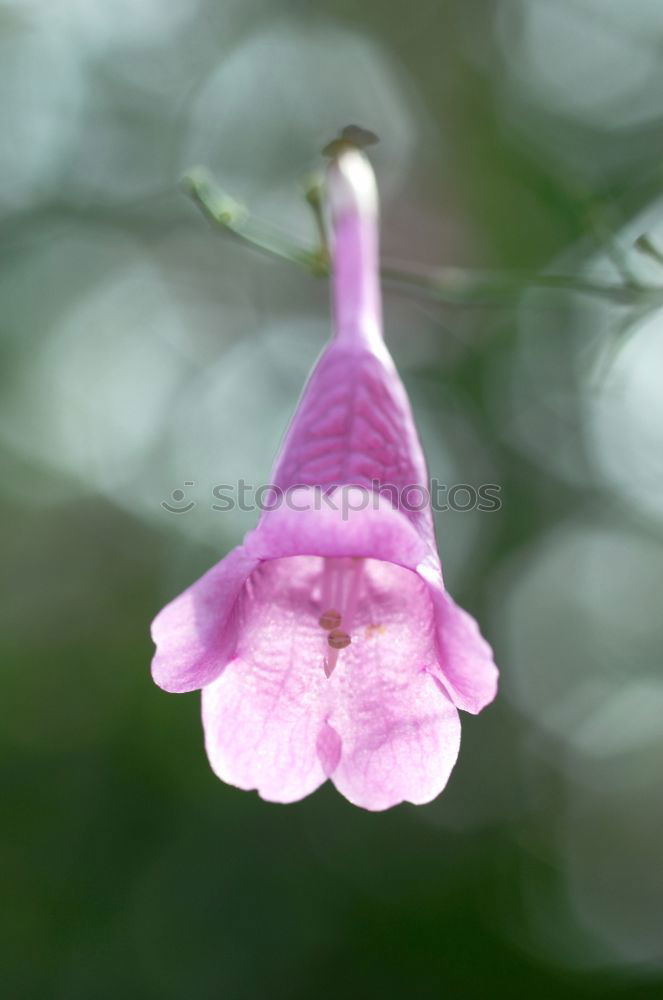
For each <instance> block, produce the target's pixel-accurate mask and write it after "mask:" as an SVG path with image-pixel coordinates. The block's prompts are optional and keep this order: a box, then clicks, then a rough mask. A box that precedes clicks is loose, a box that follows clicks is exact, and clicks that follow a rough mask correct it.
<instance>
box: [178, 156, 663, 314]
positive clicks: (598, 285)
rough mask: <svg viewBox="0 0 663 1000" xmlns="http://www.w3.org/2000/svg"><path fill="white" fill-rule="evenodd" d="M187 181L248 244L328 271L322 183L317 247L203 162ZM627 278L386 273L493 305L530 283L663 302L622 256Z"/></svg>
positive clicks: (402, 283) (416, 287) (316, 209)
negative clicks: (245, 200)
mask: <svg viewBox="0 0 663 1000" xmlns="http://www.w3.org/2000/svg"><path fill="white" fill-rule="evenodd" d="M183 183H184V185H185V188H186V190H187V191H188V193H189V195H190V196H191V197H192V198H193V200H194V202H195V203H196V204H197V205H198V207H199V208H200V209H201V211H202V212H203V214H204V215H205V216H206V217H207V218H208V219H209V220H210V222H212V223H213V224H214V225H217V226H221V227H222V228H223V229H224V230H225V231H226V232H229V233H231V234H232V235H233V236H235V237H236V238H238V239H239V240H241V241H242V242H243V243H245V244H247V245H248V246H252V247H255V248H257V249H259V250H261V251H263V252H264V253H268V254H270V255H271V256H273V257H277V258H279V259H280V260H286V261H288V262H289V263H291V264H296V265H298V266H299V267H303V268H304V269H305V270H307V271H308V272H309V273H310V274H314V275H316V276H327V275H328V274H329V270H330V261H329V254H328V250H327V244H326V232H325V227H324V216H323V211H322V195H321V189H320V187H319V185H317V184H316V185H311V186H310V187H309V188H308V190H307V192H306V199H307V201H308V203H309V205H310V206H311V209H312V211H313V213H314V218H315V221H316V227H317V230H318V237H319V240H320V246H319V248H318V249H317V250H314V249H312V248H310V247H305V246H301V245H299V244H296V243H293V242H292V241H291V240H289V239H288V238H287V237H284V236H283V234H282V233H281V232H279V231H278V230H277V229H275V228H274V227H271V226H269V225H268V224H267V223H264V222H262V221H258V220H257V219H255V218H254V217H253V216H252V215H251V214H250V213H249V211H248V209H247V208H246V207H245V206H244V205H241V204H240V203H239V202H237V201H235V199H234V198H231V197H230V195H228V194H226V193H225V191H223V190H222V189H221V188H219V187H218V185H217V184H216V182H215V181H214V179H213V177H212V176H211V174H210V173H209V172H208V171H207V170H205V169H204V168H203V167H196V168H195V169H193V170H190V171H189V172H188V173H187V174H186V175H185V177H184V180H183ZM620 263H621V264H622V267H621V268H620V272H621V276H622V279H623V280H622V281H621V282H612V281H602V280H599V279H590V278H578V277H575V276H573V275H564V274H547V273H537V272H532V273H528V272H512V271H509V272H505V271H471V270H467V269H461V268H455V267H441V268H436V269H434V270H432V271H429V272H428V273H426V272H422V271H413V270H401V269H399V268H397V267H395V266H391V265H389V264H387V263H385V264H383V266H382V268H381V273H382V277H383V279H384V280H385V281H386V282H388V283H391V284H394V285H397V286H399V287H401V288H402V289H404V290H406V291H410V292H412V291H415V292H424V293H425V294H427V295H429V296H430V297H431V298H434V299H436V300H438V301H440V302H445V303H448V304H451V305H488V304H492V303H495V302H498V303H499V302H503V301H504V300H505V299H506V300H507V301H508V300H510V299H515V298H516V297H518V296H519V295H521V294H522V292H523V291H524V290H525V289H528V288H540V289H551V290H554V289H561V290H565V291H571V292H577V293H579V294H582V295H592V296H596V297H598V298H603V299H608V300H609V301H611V302H616V303H620V304H624V305H629V304H640V305H647V304H649V305H651V306H652V307H653V306H660V305H663V286H657V285H642V284H636V283H635V282H634V280H633V277H632V275H631V274H630V272H629V271H627V270H626V268H625V267H624V264H623V261H620Z"/></svg>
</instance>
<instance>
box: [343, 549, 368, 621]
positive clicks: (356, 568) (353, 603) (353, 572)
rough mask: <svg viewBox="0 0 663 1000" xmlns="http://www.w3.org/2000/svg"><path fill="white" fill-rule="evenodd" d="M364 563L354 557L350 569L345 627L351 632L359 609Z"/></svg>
mask: <svg viewBox="0 0 663 1000" xmlns="http://www.w3.org/2000/svg"><path fill="white" fill-rule="evenodd" d="M363 565H364V560H363V559H353V560H352V568H351V569H350V571H349V576H350V583H349V586H348V594H347V598H346V602H345V606H343V627H344V628H345V631H346V632H350V631H351V629H352V625H353V622H354V617H355V611H356V610H357V598H358V597H359V584H360V583H361V571H362V568H363Z"/></svg>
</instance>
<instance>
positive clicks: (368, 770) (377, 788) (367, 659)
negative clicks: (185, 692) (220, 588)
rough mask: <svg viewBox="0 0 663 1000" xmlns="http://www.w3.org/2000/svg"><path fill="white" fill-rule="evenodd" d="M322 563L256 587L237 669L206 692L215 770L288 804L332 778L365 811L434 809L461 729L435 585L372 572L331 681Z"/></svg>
mask: <svg viewBox="0 0 663 1000" xmlns="http://www.w3.org/2000/svg"><path fill="white" fill-rule="evenodd" d="M323 564H324V560H323V559H321V558H316V557H310V556H295V557H288V558H283V559H277V560H274V561H271V562H266V563H263V564H261V565H260V567H258V568H257V569H256V570H255V571H254V573H253V574H252V576H251V579H250V581H249V584H248V585H247V594H246V598H245V599H244V600H243V602H242V629H241V632H240V639H239V643H238V649H237V657H236V658H235V659H234V660H233V661H232V662H231V663H230V664H229V665H228V667H227V668H226V670H225V671H224V672H223V674H221V676H219V677H218V679H217V680H216V681H214V682H213V683H212V684H211V685H209V686H208V687H206V688H205V689H204V691H203V723H204V726H205V741H206V747H207V752H208V755H209V758H210V762H211V764H212V767H213V769H214V771H215V772H216V774H217V775H218V776H219V777H220V778H222V779H223V780H224V781H227V782H229V783H230V784H234V785H237V786H238V787H240V788H244V789H257V790H258V792H259V793H260V795H261V796H262V797H263V798H265V799H268V800H273V801H278V802H291V801H294V800H295V799H299V798H302V797H303V796H305V795H307V794H309V793H310V792H311V791H313V789H315V788H316V787H317V786H318V785H320V784H322V782H323V781H324V780H325V779H326V777H328V776H331V778H332V781H333V782H334V784H335V785H336V787H337V788H338V789H339V791H341V792H342V794H343V795H345V796H346V797H347V798H349V799H350V801H352V802H354V803H356V804H357V805H361V806H363V807H364V808H367V809H375V810H378V809H386V808H388V807H390V806H392V805H395V804H396V803H397V802H401V801H409V802H415V803H421V802H427V801H430V799H432V798H434V797H435V796H436V795H437V794H438V793H439V792H440V791H441V790H442V788H443V787H444V785H445V784H446V781H447V779H448V776H449V773H450V771H451V769H452V767H453V764H454V762H455V760H456V756H457V753H458V744H459V734H460V730H459V722H458V714H457V712H456V709H455V708H454V706H453V705H452V704H451V702H450V701H449V699H448V698H447V697H446V695H445V694H444V693H443V692H442V691H441V690H440V687H439V685H437V684H436V682H435V680H434V679H433V677H432V676H431V674H432V671H433V669H434V666H435V659H436V655H437V653H436V648H435V627H434V619H433V609H432V605H431V602H430V598H429V595H428V591H427V587H426V584H425V583H424V582H423V581H422V580H421V579H420V578H419V577H418V575H417V574H416V573H414V572H413V571H411V570H406V569H403V568H402V567H399V566H394V565H392V564H389V563H384V562H380V561H377V560H372V559H369V560H366V561H365V563H364V565H363V566H362V584H361V588H360V592H359V596H358V600H357V601H356V606H355V608H354V611H353V621H352V626H351V632H352V642H351V644H350V646H348V647H347V648H345V649H343V650H342V652H341V654H340V656H339V662H338V665H337V667H336V670H335V671H334V673H333V675H332V676H331V678H329V679H327V677H326V676H325V673H324V671H323V669H322V659H323V655H324V647H325V642H326V633H325V632H324V630H322V629H321V628H320V626H319V623H318V617H319V614H320V608H321V587H322V574H323Z"/></svg>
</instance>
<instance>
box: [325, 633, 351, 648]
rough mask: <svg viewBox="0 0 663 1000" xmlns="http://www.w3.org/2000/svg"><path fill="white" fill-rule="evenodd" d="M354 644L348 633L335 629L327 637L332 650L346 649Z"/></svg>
mask: <svg viewBox="0 0 663 1000" xmlns="http://www.w3.org/2000/svg"><path fill="white" fill-rule="evenodd" d="M351 642H352V640H351V638H350V636H349V635H348V633H347V632H342V631H341V630H340V629H338V628H337V629H333V630H332V631H331V632H330V633H329V635H328V636H327V643H328V645H329V646H331V648H332V649H345V648H346V646H349V645H350V643H351Z"/></svg>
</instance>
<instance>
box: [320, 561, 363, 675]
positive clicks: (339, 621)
mask: <svg viewBox="0 0 663 1000" xmlns="http://www.w3.org/2000/svg"><path fill="white" fill-rule="evenodd" d="M363 564H364V560H363V559H360V558H355V557H341V558H327V559H325V560H324V567H323V571H322V582H321V588H320V596H321V605H320V606H321V608H322V609H325V610H322V613H321V615H320V618H319V619H318V622H319V625H320V627H321V628H322V629H324V630H325V632H327V633H328V634H327V636H326V639H327V648H326V649H325V656H324V659H323V667H324V671H325V674H326V676H327V677H331V675H332V673H333V672H334V670H335V668H336V664H337V663H338V656H339V653H340V651H341V650H343V649H347V647H348V646H349V645H350V644H351V643H352V638H351V635H350V633H351V630H352V625H353V622H354V618H355V613H356V610H357V602H358V599H359V590H360V585H361V576H362V569H363ZM337 608H338V609H339V610H338V611H337V610H336V609H337Z"/></svg>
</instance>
